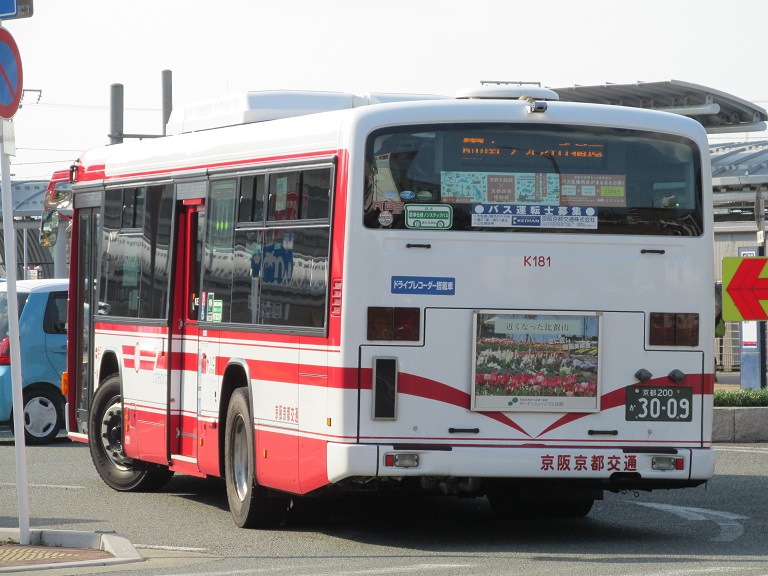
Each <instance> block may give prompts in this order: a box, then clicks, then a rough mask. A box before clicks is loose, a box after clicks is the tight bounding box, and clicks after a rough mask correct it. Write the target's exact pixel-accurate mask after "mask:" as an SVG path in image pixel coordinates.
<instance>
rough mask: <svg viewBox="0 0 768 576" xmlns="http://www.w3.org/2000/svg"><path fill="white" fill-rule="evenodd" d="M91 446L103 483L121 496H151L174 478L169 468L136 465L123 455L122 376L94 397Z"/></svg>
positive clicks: (106, 383) (108, 382) (108, 381)
mask: <svg viewBox="0 0 768 576" xmlns="http://www.w3.org/2000/svg"><path fill="white" fill-rule="evenodd" d="M88 446H89V448H90V450H91V459H92V460H93V464H94V466H95V467H96V471H97V472H98V473H99V476H101V479H102V480H104V482H105V483H106V484H107V485H108V486H109V487H111V488H113V489H115V490H117V491H119V492H151V491H154V490H157V489H159V488H162V487H163V486H164V485H165V484H166V483H167V482H168V480H170V479H171V477H172V476H173V472H172V471H171V470H169V469H168V468H167V467H166V466H159V465H157V464H150V463H146V462H138V461H134V460H133V459H132V458H128V457H126V456H125V452H124V451H123V398H122V395H121V393H120V375H119V374H112V375H111V376H109V377H108V378H107V379H106V380H104V382H102V384H101V385H100V386H99V388H98V389H97V390H96V394H94V395H93V402H92V403H91V410H90V414H89V417H88Z"/></svg>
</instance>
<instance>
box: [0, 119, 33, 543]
mask: <svg viewBox="0 0 768 576" xmlns="http://www.w3.org/2000/svg"><path fill="white" fill-rule="evenodd" d="M9 127H10V120H5V119H4V120H2V121H0V175H1V177H2V181H1V185H2V198H3V239H4V241H5V279H6V283H7V284H8V287H7V294H6V296H7V300H8V336H9V338H10V341H11V388H12V392H13V434H14V444H15V446H16V493H17V495H18V500H19V544H29V492H28V478H27V453H26V442H25V438H24V394H23V391H22V382H21V351H20V350H19V342H20V340H19V300H18V297H17V296H16V230H15V229H14V228H13V195H12V192H11V162H10V156H9V155H8V154H6V153H5V147H6V134H7V132H9Z"/></svg>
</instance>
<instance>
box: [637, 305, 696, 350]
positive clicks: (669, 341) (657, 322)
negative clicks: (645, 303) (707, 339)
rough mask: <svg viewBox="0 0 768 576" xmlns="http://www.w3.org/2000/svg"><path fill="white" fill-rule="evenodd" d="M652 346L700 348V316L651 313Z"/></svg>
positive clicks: (650, 340)
mask: <svg viewBox="0 0 768 576" xmlns="http://www.w3.org/2000/svg"><path fill="white" fill-rule="evenodd" d="M649 343H650V344H651V346H698V345H699V315H698V313H692V314H684V313H674V312H651V330H650V338H649Z"/></svg>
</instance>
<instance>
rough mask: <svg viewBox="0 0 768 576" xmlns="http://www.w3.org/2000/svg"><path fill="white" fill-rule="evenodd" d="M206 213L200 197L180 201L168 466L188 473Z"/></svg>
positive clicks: (193, 454) (192, 466)
mask: <svg viewBox="0 0 768 576" xmlns="http://www.w3.org/2000/svg"><path fill="white" fill-rule="evenodd" d="M204 215H205V208H204V206H203V200H202V199H193V200H182V201H180V202H179V210H178V225H177V232H176V234H177V237H176V248H177V250H176V271H175V278H174V299H173V318H172V324H171V330H172V347H171V350H172V353H171V366H172V370H171V388H170V398H169V410H170V420H171V425H170V427H169V433H170V436H171V437H170V449H171V461H172V468H173V469H174V470H178V471H179V472H182V473H191V474H194V473H195V472H197V471H198V466H197V446H198V437H197V436H198V435H197V427H198V416H199V414H198V375H199V372H200V356H199V350H198V348H199V332H198V313H199V310H200V292H199V285H200V262H201V253H202V252H201V251H202V234H203V218H204Z"/></svg>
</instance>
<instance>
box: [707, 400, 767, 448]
mask: <svg viewBox="0 0 768 576" xmlns="http://www.w3.org/2000/svg"><path fill="white" fill-rule="evenodd" d="M712 442H744V443H750V442H768V408H715V413H714V418H713V421H712Z"/></svg>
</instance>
